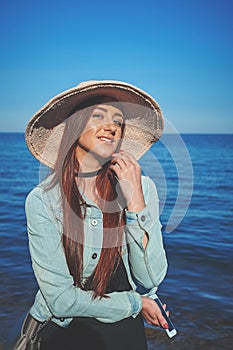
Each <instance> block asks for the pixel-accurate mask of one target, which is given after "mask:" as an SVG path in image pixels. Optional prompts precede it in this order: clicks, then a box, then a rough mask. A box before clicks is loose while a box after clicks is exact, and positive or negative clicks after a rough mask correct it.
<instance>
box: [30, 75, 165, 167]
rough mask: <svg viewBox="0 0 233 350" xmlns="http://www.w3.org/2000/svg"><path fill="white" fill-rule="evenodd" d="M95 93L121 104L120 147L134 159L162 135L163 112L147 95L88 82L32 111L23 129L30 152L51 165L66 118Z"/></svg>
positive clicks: (129, 88)
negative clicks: (121, 135) (123, 118)
mask: <svg viewBox="0 0 233 350" xmlns="http://www.w3.org/2000/svg"><path fill="white" fill-rule="evenodd" d="M98 95H99V96H109V97H111V98H114V99H115V100H116V101H119V102H121V103H123V106H124V114H125V118H126V128H125V134H124V140H123V143H122V149H123V150H126V151H128V152H130V153H132V154H133V155H134V156H135V157H136V159H139V158H140V157H141V156H142V155H143V154H144V153H145V152H146V151H147V150H148V149H149V148H150V147H151V145H152V144H153V143H154V142H156V141H157V140H158V139H159V138H160V136H161V135H162V132H163V128H164V122H163V116H162V112H161V109H160V107H159V105H158V103H157V102H156V101H155V99H154V98H152V97H151V96H150V95H149V94H147V93H146V92H144V91H143V90H141V89H139V88H137V87H135V86H133V85H131V84H128V83H124V82H119V81H109V80H105V81H88V82H83V83H80V84H79V85H77V86H76V87H73V88H71V89H69V90H66V91H64V92H62V93H61V94H59V95H57V96H55V97H54V98H52V99H51V100H50V101H48V102H47V103H46V104H45V105H44V106H43V107H42V108H41V109H40V110H39V111H38V112H36V113H35V114H34V116H33V117H32V118H31V120H30V121H29V123H28V125H27V128H26V132H25V139H26V144H27V146H28V149H29V151H30V152H31V153H32V155H33V156H34V157H35V158H36V159H38V160H39V161H40V162H41V163H43V164H45V165H47V166H49V167H50V168H54V166H55V162H56V158H57V154H58V151H59V146H60V142H61V139H62V135H63V131H64V122H65V120H66V119H67V118H68V117H69V116H70V114H71V113H72V111H74V109H75V108H77V107H78V106H79V105H80V104H81V103H83V102H84V101H85V100H87V99H89V98H91V97H94V96H98Z"/></svg>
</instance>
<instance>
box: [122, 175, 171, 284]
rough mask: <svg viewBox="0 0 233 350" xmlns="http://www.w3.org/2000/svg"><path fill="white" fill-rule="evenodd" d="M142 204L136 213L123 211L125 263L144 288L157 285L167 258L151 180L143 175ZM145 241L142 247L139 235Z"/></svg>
mask: <svg viewBox="0 0 233 350" xmlns="http://www.w3.org/2000/svg"><path fill="white" fill-rule="evenodd" d="M142 185H143V193H144V197H145V202H146V207H145V208H144V209H143V210H142V211H140V212H138V213H134V212H129V211H126V224H127V241H128V247H129V262H130V266H131V271H132V274H133V278H134V279H135V280H136V281H135V282H136V284H139V285H140V286H141V287H143V288H145V289H146V290H148V289H151V288H154V287H158V285H159V284H160V283H161V282H162V280H163V279H164V277H165V275H166V272H167V259H166V253H165V250H164V246H163V239H162V234H161V227H162V226H161V223H160V221H159V200H158V194H157V190H156V187H155V184H154V182H153V181H152V180H151V179H150V178H148V177H143V182H142ZM144 234H147V237H148V242H147V246H146V248H145V249H144V247H143V237H144Z"/></svg>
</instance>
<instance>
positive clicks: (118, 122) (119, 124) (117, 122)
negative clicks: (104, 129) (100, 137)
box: [113, 119, 123, 127]
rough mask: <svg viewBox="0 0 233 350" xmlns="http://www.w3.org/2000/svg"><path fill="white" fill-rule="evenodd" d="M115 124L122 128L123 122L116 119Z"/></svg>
mask: <svg viewBox="0 0 233 350" xmlns="http://www.w3.org/2000/svg"><path fill="white" fill-rule="evenodd" d="M113 122H114V123H115V124H116V125H118V126H120V127H121V126H122V125H123V121H122V120H119V119H115V120H114V121H113Z"/></svg>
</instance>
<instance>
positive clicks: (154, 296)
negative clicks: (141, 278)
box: [150, 294, 177, 338]
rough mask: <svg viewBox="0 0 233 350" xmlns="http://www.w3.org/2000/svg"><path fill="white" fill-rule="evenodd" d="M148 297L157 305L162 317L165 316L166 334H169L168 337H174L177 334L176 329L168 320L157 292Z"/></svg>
mask: <svg viewBox="0 0 233 350" xmlns="http://www.w3.org/2000/svg"><path fill="white" fill-rule="evenodd" d="M150 298H151V299H153V300H154V301H155V302H156V303H157V305H158V306H159V308H160V310H161V312H162V315H163V317H164V318H165V320H166V322H167V324H168V327H169V328H168V329H165V331H166V332H167V335H168V336H169V338H172V337H174V336H175V335H176V334H177V331H176V329H175V327H174V325H173V323H172V321H171V320H170V318H169V316H168V315H167V313H166V311H165V310H164V308H163V304H162V302H161V300H160V299H159V297H158V295H157V294H152V295H150Z"/></svg>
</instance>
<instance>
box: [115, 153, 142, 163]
mask: <svg viewBox="0 0 233 350" xmlns="http://www.w3.org/2000/svg"><path fill="white" fill-rule="evenodd" d="M112 157H114V158H122V159H126V160H129V161H131V162H132V163H134V164H136V163H137V160H136V158H135V157H134V156H133V155H132V154H130V153H128V152H125V151H120V152H119V153H113V154H112Z"/></svg>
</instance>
